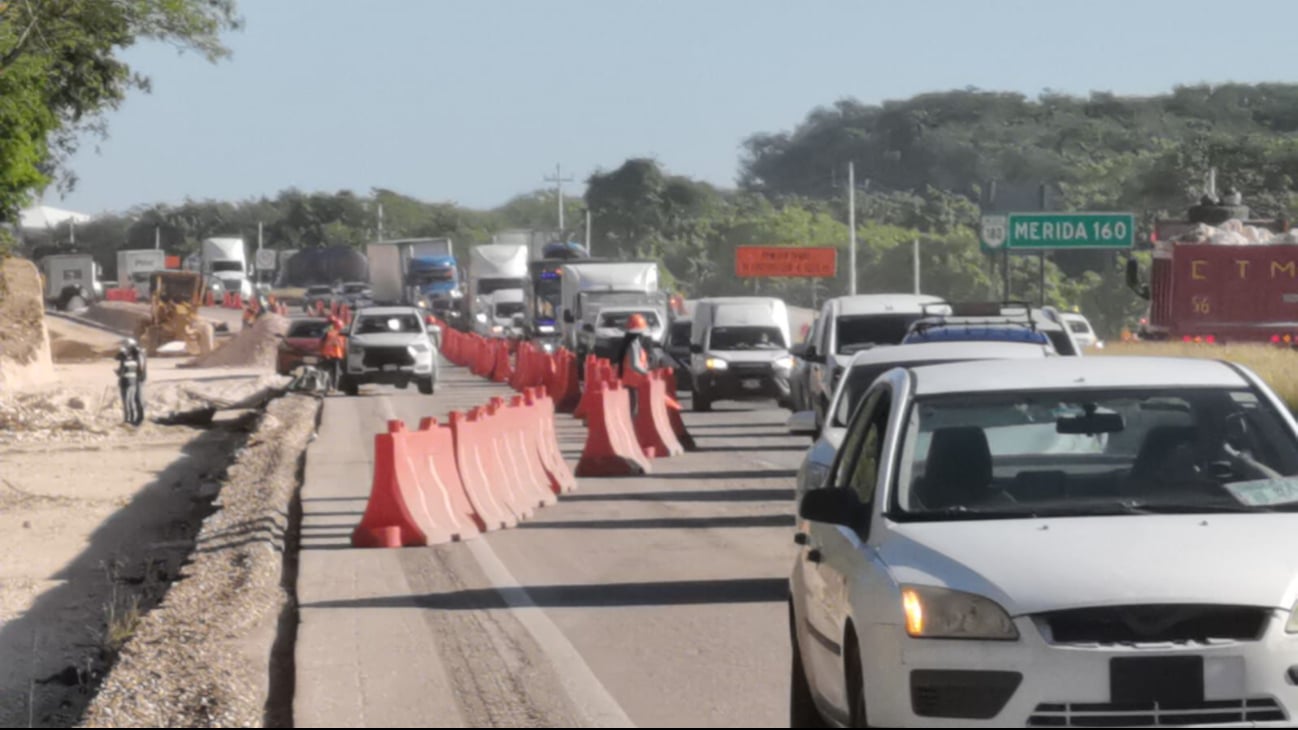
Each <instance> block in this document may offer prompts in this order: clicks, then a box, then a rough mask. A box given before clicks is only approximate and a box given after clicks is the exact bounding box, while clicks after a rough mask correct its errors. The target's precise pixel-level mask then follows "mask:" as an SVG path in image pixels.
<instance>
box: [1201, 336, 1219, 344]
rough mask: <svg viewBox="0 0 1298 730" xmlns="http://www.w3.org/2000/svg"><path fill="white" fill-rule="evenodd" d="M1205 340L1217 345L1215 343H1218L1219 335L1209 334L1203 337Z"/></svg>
mask: <svg viewBox="0 0 1298 730" xmlns="http://www.w3.org/2000/svg"><path fill="white" fill-rule="evenodd" d="M1203 341H1204V342H1207V343H1208V344H1209V345H1215V344H1217V336H1216V335H1208V336H1207V337H1205V338H1203Z"/></svg>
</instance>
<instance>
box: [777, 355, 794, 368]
mask: <svg viewBox="0 0 1298 730" xmlns="http://www.w3.org/2000/svg"><path fill="white" fill-rule="evenodd" d="M775 367H776V368H778V369H780V370H792V369H793V356H792V355H785V356H784V357H777V358H775Z"/></svg>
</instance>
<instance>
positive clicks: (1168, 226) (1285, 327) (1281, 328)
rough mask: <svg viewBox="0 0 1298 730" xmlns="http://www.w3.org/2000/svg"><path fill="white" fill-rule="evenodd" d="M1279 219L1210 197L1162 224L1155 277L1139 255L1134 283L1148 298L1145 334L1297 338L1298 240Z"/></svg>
mask: <svg viewBox="0 0 1298 730" xmlns="http://www.w3.org/2000/svg"><path fill="white" fill-rule="evenodd" d="M1287 231H1288V223H1287V222H1286V221H1283V220H1279V219H1256V220H1255V219H1250V218H1249V216H1248V208H1246V207H1242V206H1240V205H1238V204H1236V205H1220V204H1218V203H1215V202H1212V201H1211V200H1205V201H1204V202H1201V203H1200V204H1199V205H1197V206H1195V207H1193V208H1191V209H1190V215H1189V217H1188V219H1187V220H1167V221H1158V222H1157V223H1156V224H1155V228H1154V234H1153V236H1151V238H1152V239H1153V240H1152V243H1153V263H1152V266H1151V270H1150V275H1149V281H1148V283H1145V282H1143V281H1142V280H1141V277H1140V272H1139V267H1138V264H1137V263H1136V261H1135V260H1134V259H1132V260H1129V261H1128V264H1127V283H1128V284H1129V285H1130V286H1131V288H1132V289H1133V290H1134V291H1135V292H1136V293H1137V294H1138V295H1139V296H1141V297H1142V298H1144V299H1146V300H1148V301H1149V310H1148V315H1147V316H1146V318H1145V320H1144V322H1143V323H1142V325H1141V327H1140V330H1139V332H1138V336H1139V337H1140V338H1141V339H1147V340H1179V341H1183V342H1198V343H1227V342H1253V343H1275V344H1290V343H1293V342H1295V341H1298V239H1296V238H1295V236H1294V235H1293V234H1290V233H1288V232H1287Z"/></svg>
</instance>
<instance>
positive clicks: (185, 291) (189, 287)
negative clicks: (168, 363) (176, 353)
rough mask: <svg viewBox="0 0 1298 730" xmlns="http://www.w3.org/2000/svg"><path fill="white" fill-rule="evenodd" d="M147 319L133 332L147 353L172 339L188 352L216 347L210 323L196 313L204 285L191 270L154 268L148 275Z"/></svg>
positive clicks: (201, 351) (156, 350)
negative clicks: (137, 330) (158, 269)
mask: <svg viewBox="0 0 1298 730" xmlns="http://www.w3.org/2000/svg"><path fill="white" fill-rule="evenodd" d="M149 289H150V291H151V292H152V294H151V296H150V301H149V321H148V322H146V323H142V324H141V326H140V330H139V332H137V333H136V335H137V339H138V340H139V341H140V346H141V347H143V348H144V349H145V352H147V353H149V354H150V355H157V354H158V352H159V350H160V349H161V348H162V347H163V346H165V345H167V344H169V343H172V342H183V343H185V352H186V353H187V354H190V355H206V354H207V353H209V352H211V351H212V349H213V348H214V347H215V346H216V331H215V329H214V328H213V327H212V323H211V322H208V321H207V320H204V319H203V318H202V317H201V316H199V307H200V306H202V303H203V297H204V295H205V294H206V289H207V285H206V283H205V282H204V281H203V276H202V274H199V273H197V272H193V271H155V272H153V273H152V274H150V275H149Z"/></svg>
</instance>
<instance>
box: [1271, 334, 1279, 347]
mask: <svg viewBox="0 0 1298 730" xmlns="http://www.w3.org/2000/svg"><path fill="white" fill-rule="evenodd" d="M1271 344H1273V345H1278V344H1280V335H1271Z"/></svg>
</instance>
